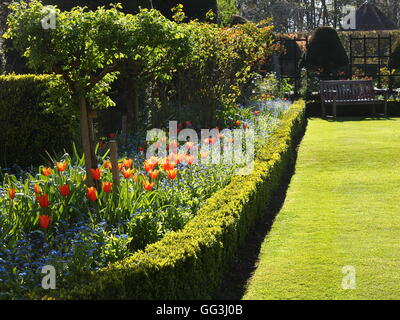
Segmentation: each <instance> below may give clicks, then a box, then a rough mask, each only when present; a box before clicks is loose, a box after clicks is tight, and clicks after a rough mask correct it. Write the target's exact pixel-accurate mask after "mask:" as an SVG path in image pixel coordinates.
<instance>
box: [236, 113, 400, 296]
mask: <svg viewBox="0 0 400 320" xmlns="http://www.w3.org/2000/svg"><path fill="white" fill-rule="evenodd" d="M343 120H345V121H340V122H328V121H324V120H321V119H311V120H310V121H309V125H308V128H307V132H306V135H305V138H304V140H303V142H302V144H301V146H300V150H299V155H298V160H297V165H296V172H295V175H294V176H293V178H292V181H291V184H290V187H289V190H288V193H287V198H286V201H285V204H284V206H283V208H282V210H281V212H280V213H279V214H278V216H277V218H276V220H275V222H274V225H273V227H272V230H271V232H270V233H269V235H268V236H267V238H266V239H265V240H264V243H263V245H262V248H261V252H260V256H259V264H258V267H257V270H256V271H255V273H254V275H253V277H252V279H251V280H250V282H249V284H248V288H247V292H246V294H245V296H244V299H399V298H400V291H399V288H400V274H399V272H398V267H399V265H400V254H399V252H400V251H399V249H400V241H399V236H400V214H399V209H398V208H399V205H398V201H399V200H398V199H399V197H400V187H399V186H400V175H399V165H400V160H399V157H398V156H399V154H400V152H399V149H400V119H389V120H373V119H365V120H362V121H357V120H356V119H343ZM346 265H351V266H353V267H354V268H355V270H356V289H354V290H344V289H343V288H342V279H343V277H344V276H345V275H344V274H342V267H344V266H346Z"/></svg>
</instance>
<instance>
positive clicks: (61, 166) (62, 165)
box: [56, 161, 67, 172]
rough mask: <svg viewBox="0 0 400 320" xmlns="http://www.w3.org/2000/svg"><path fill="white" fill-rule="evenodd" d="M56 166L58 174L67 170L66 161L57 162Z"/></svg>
mask: <svg viewBox="0 0 400 320" xmlns="http://www.w3.org/2000/svg"><path fill="white" fill-rule="evenodd" d="M56 166H57V169H58V171H59V172H63V171H65V169H67V162H66V161H63V162H57V163H56Z"/></svg>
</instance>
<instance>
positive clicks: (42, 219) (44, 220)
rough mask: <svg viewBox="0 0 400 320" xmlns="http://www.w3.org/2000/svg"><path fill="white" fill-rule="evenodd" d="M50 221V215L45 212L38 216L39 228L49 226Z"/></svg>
mask: <svg viewBox="0 0 400 320" xmlns="http://www.w3.org/2000/svg"><path fill="white" fill-rule="evenodd" d="M50 221H51V217H50V216H48V215H46V214H44V215H41V216H39V226H40V228H42V229H47V228H48V227H49V224H50Z"/></svg>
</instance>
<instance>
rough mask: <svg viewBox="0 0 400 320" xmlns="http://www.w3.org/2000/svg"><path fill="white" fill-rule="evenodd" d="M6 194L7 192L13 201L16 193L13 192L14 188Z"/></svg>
mask: <svg viewBox="0 0 400 320" xmlns="http://www.w3.org/2000/svg"><path fill="white" fill-rule="evenodd" d="M7 192H8V196H9V197H10V199H14V198H15V193H16V191H15V189H14V188H9V189H8V190H7Z"/></svg>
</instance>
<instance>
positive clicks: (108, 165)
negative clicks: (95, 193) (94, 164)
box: [104, 161, 112, 170]
mask: <svg viewBox="0 0 400 320" xmlns="http://www.w3.org/2000/svg"><path fill="white" fill-rule="evenodd" d="M104 169H110V170H112V164H111V162H110V161H104Z"/></svg>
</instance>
